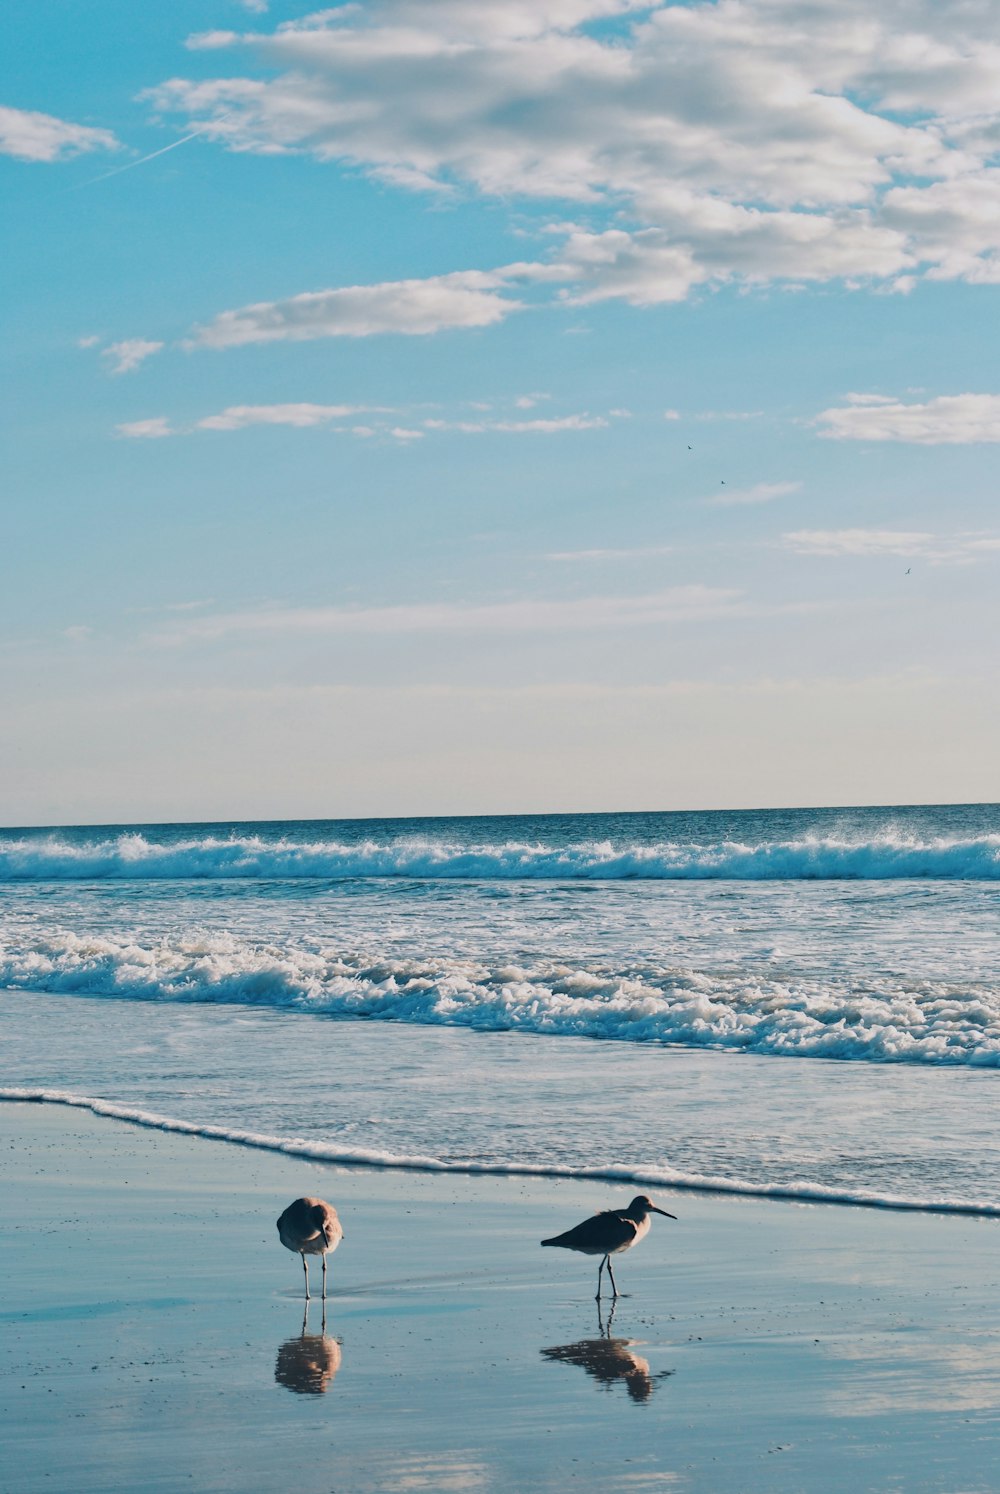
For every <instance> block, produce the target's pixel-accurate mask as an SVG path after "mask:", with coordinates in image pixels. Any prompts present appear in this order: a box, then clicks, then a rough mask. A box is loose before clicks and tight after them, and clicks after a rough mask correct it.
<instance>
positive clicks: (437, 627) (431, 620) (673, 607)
mask: <svg viewBox="0 0 1000 1494" xmlns="http://www.w3.org/2000/svg"><path fill="white" fill-rule="evenodd" d="M741 595H742V594H741V593H740V592H738V591H732V590H729V589H726V588H721V587H712V586H676V587H671V588H668V589H667V590H665V591H659V592H653V593H649V594H646V595H643V596H597V597H574V598H569V599H560V600H549V599H533V598H532V599H524V600H519V601H510V602H492V603H490V602H487V603H475V602H469V603H450V602H441V603H432V602H421V603H413V604H401V605H396V606H389V607H295V608H273V609H267V610H264V609H262V610H259V611H249V612H230V613H220V614H217V615H216V616H214V617H202V618H197V619H194V620H192V621H191V622H189V623H185V624H183V625H180V626H178V627H177V628H176V629H175V630H173V631H172V632H169V633H161V634H159V635H157V637H156V638H155V639H154V640H153V641H156V642H159V643H171V644H179V643H186V642H194V641H197V640H204V639H215V638H225V637H234V636H240V635H253V636H287V635H295V634H303V633H325V634H354V633H375V634H387V633H393V634H394V633H413V632H422V633H431V632H443V633H464V632H470V631H475V632H488V633H526V632H565V631H574V632H575V631H584V630H587V629H605V628H632V627H645V626H649V625H652V624H656V623H668V622H699V621H709V620H711V619H714V618H720V617H727V616H731V615H733V614H734V613H735V612H736V611H737V610H738V609H739V607H740V598H741Z"/></svg>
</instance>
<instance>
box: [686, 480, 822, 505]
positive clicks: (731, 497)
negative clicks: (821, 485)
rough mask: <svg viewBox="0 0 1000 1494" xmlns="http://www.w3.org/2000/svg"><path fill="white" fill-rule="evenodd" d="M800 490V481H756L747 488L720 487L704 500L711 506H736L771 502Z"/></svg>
mask: <svg viewBox="0 0 1000 1494" xmlns="http://www.w3.org/2000/svg"><path fill="white" fill-rule="evenodd" d="M801 491H802V484H801V483H800V482H757V483H754V484H753V486H752V487H749V488H730V487H726V488H720V491H719V492H718V493H712V494H711V495H710V496H709V497H708V498H706V499H705V502H706V503H707V504H709V505H710V506H711V507H712V508H738V507H740V506H741V505H743V504H754V503H773V502H774V500H775V499H776V498H787V497H789V496H790V494H792V493H799V492H801Z"/></svg>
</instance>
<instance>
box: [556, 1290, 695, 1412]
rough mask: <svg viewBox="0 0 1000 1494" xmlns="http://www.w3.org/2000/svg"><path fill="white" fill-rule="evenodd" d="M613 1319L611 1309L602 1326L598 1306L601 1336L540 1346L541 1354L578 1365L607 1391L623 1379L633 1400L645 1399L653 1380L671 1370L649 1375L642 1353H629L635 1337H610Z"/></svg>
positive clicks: (651, 1391) (651, 1392) (665, 1375)
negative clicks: (568, 1342) (552, 1347)
mask: <svg viewBox="0 0 1000 1494" xmlns="http://www.w3.org/2000/svg"><path fill="white" fill-rule="evenodd" d="M613 1319H614V1309H613V1308H612V1310H611V1313H610V1314H609V1316H608V1321H607V1326H606V1327H605V1325H604V1324H603V1323H602V1322H601V1319H600V1308H598V1318H597V1326H598V1329H599V1331H600V1334H601V1337H600V1338H584V1339H581V1340H580V1342H579V1343H576V1344H560V1345H559V1346H558V1347H557V1348H554V1349H543V1350H542V1357H543V1358H544V1359H556V1360H558V1361H559V1362H560V1363H561V1364H578V1365H579V1366H580V1368H581V1369H585V1370H586V1371H587V1374H588V1375H593V1377H594V1379H595V1380H597V1381H599V1383H600V1384H601V1385H603V1386H604V1387H605V1389H607V1390H610V1389H611V1387H612V1386H613V1385H614V1384H615V1383H616V1381H618V1380H624V1381H625V1387H626V1389H627V1390H628V1393H629V1396H630V1397H631V1399H632V1400H633V1401H648V1400H649V1398H650V1396H651V1395H652V1394H653V1387H654V1384H655V1382H656V1380H659V1379H665V1378H666V1377H667V1376H668V1375H670V1374H671V1373H672V1371H671V1370H666V1371H665V1372H664V1373H663V1374H662V1375H652V1374H651V1373H650V1369H649V1362H648V1360H645V1359H643V1357H642V1355H641V1354H633V1352H632V1350H633V1349H634V1348H636V1347H637V1346H638V1342H637V1340H636V1339H631V1338H612V1337H611V1324H612V1321H613Z"/></svg>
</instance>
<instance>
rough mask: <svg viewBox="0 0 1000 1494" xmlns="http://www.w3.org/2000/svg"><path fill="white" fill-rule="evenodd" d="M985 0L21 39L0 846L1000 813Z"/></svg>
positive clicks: (154, 26) (604, 11) (358, 18)
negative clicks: (687, 811)
mask: <svg viewBox="0 0 1000 1494" xmlns="http://www.w3.org/2000/svg"><path fill="white" fill-rule="evenodd" d="M998 10H1000V7H997V6H994V5H990V6H982V7H976V8H975V9H974V11H973V10H971V9H970V10H969V11H967V12H963V13H962V14H961V16H959V17H958V18H956V13H955V12H954V10H953V9H951V8H948V9H947V10H946V8H944V7H940V6H934V5H929V4H925V3H917V0H898V3H896V4H893V5H891V6H886V7H882V8H880V10H879V13H878V15H877V16H876V17H874V18H873V17H872V16H871V15H870V14H869V13H868V10H867V9H866V8H865V7H863V6H861V5H860V4H858V5H857V6H855V5H854V4H853V3H852V0H846V3H844V0H839V3H837V4H836V5H835V4H833V3H829V4H827V3H825V0H812V3H809V4H807V3H805V0H752V3H751V0H730V3H722V4H715V5H710V4H697V3H695V4H687V5H685V6H677V5H655V6H649V5H635V4H630V3H629V0H537V3H532V4H528V3H527V0H524V3H521V0H476V3H473V0H384V3H381V4H376V3H371V4H361V5H354V6H342V7H339V8H337V9H335V10H327V11H322V12H312V13H311V12H309V10H308V8H307V7H304V6H295V5H292V4H286V3H275V4H272V5H271V6H270V7H265V6H264V5H263V3H255V4H247V3H237V0H215V3H206V0H202V3H198V4H195V3H175V4H172V5H171V6H169V7H136V6H134V5H131V4H129V5H126V4H125V3H112V0H100V3H99V4H97V5H93V4H88V5H83V4H73V3H69V0H60V3H58V4H55V3H37V0H35V3H32V4H31V5H27V4H24V5H19V6H17V7H15V8H14V13H13V14H12V15H11V16H10V17H9V18H8V27H9V36H8V41H9V46H8V48H7V51H6V55H7V63H6V72H5V76H4V78H3V82H2V85H0V180H2V184H3V191H4V194H5V198H6V211H5V213H4V216H3V221H4V224H5V227H4V228H3V230H2V233H3V254H4V263H5V266H6V274H5V284H6V291H7V294H6V297H5V300H6V303H7V305H6V311H7V316H6V325H7V336H6V338H5V340H4V344H3V350H2V354H0V356H2V358H3V360H4V365H5V367H4V373H5V381H4V382H5V388H6V389H7V390H8V391H9V393H8V396H7V399H6V400H5V402H4V410H3V419H4V427H5V438H6V439H5V450H6V453H7V457H6V461H5V468H6V476H7V481H6V483H5V489H6V494H5V498H6V501H5V518H6V522H5V532H6V543H5V550H6V553H7V558H8V565H7V566H6V567H5V572H6V584H5V587H4V593H3V598H2V602H0V606H2V609H3V636H2V641H0V669H2V671H3V686H2V688H3V691H4V699H5V703H6V709H5V712H4V718H5V719H4V722H3V724H2V726H0V820H2V821H3V822H5V823H9V824H17V823H56V822H60V823H62V822H87V821H115V820H130V819H185V818H226V817H237V816H238V817H253V816H266V817H282V816H286V815H288V816H291V815H301V816H311V815H315V816H322V815H350V814H360V815H370V814H392V813H399V814H403V813H418V814H419V813H436V812H442V813H447V812H457V813H461V812H470V813H471V812H477V811H484V812H485V811H508V810H509V811H517V810H546V809H628V808H635V809H640V808H685V807H715V806H741V805H766V804H789V803H802V804H810V803H813V804H825V803H860V802H906V801H912V800H916V801H937V800H942V801H943V800H952V801H955V800H958V801H962V800H973V799H995V798H997V797H1000V791H998V784H997V769H996V752H995V747H994V744H995V742H996V740H997V731H998V726H1000V710H998V694H997V685H996V669H995V654H996V647H995V641H994V640H995V634H996V623H997V604H996V596H997V568H998V564H1000V525H998V524H997V521H996V517H995V507H996V501H995V478H994V475H993V474H994V470H995V462H994V454H995V450H996V444H997V442H998V441H1000V392H998V383H997V376H996V354H995V344H996V333H995V326H996V312H997V299H998V284H1000V170H998V169H997V166H996V164H995V159H996V150H997V145H998V141H1000V133H998V131H1000V107H998V106H997V104H996V99H997V98H998V97H1000V92H998V84H1000V46H998V45H997V43H996V42H995V40H994V37H995V35H996V33H997V25H996V23H997V21H1000V14H998V13H997V12H998ZM178 142H181V143H178Z"/></svg>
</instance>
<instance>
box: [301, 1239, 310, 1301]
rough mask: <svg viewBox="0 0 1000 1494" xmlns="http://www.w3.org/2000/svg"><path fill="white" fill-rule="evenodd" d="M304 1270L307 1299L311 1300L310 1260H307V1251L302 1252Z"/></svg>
mask: <svg viewBox="0 0 1000 1494" xmlns="http://www.w3.org/2000/svg"><path fill="white" fill-rule="evenodd" d="M302 1270H303V1271H304V1273H305V1278H306V1301H307V1302H308V1301H309V1262H308V1261H307V1260H306V1257H305V1251H303V1252H302Z"/></svg>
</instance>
